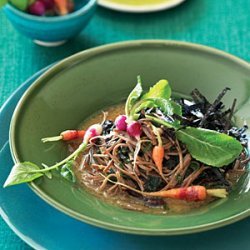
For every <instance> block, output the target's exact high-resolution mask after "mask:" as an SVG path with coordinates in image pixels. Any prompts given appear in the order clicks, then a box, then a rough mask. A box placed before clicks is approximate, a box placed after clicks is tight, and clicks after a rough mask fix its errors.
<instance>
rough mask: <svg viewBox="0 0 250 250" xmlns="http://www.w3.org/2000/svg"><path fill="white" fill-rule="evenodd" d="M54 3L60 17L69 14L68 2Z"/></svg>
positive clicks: (58, 1) (57, 0)
mask: <svg viewBox="0 0 250 250" xmlns="http://www.w3.org/2000/svg"><path fill="white" fill-rule="evenodd" d="M54 1H55V4H56V7H57V9H58V12H59V13H60V15H66V14H68V13H69V10H68V0H54Z"/></svg>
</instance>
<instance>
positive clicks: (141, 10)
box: [98, 0, 185, 13]
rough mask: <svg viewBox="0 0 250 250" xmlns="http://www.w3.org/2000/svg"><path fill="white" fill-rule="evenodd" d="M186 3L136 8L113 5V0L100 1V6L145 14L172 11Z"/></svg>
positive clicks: (168, 2)
mask: <svg viewBox="0 0 250 250" xmlns="http://www.w3.org/2000/svg"><path fill="white" fill-rule="evenodd" d="M135 1H136V0H135ZM184 1H185V0H165V2H162V3H155V4H144V5H138V6H135V5H131V4H122V3H113V2H112V1H111V0H99V1H98V4H99V5H100V6H103V7H105V8H108V9H112V10H117V11H122V12H133V13H145V12H155V11H160V10H166V9H170V8H173V7H175V6H177V5H179V4H181V3H182V2H184Z"/></svg>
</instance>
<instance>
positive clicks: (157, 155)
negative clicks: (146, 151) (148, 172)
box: [152, 146, 164, 174]
mask: <svg viewBox="0 0 250 250" xmlns="http://www.w3.org/2000/svg"><path fill="white" fill-rule="evenodd" d="M152 158H153V161H154V163H155V165H156V167H157V168H158V170H159V172H160V174H162V162H163V158H164V148H163V146H154V148H153V152H152Z"/></svg>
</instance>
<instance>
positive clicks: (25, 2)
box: [9, 0, 29, 10]
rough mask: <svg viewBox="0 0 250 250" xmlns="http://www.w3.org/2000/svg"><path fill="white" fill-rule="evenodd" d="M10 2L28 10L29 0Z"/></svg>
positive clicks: (11, 0)
mask: <svg viewBox="0 0 250 250" xmlns="http://www.w3.org/2000/svg"><path fill="white" fill-rule="evenodd" d="M9 2H10V3H11V4H12V5H13V6H15V7H16V8H18V9H19V10H26V8H27V7H28V4H29V0H10V1H9Z"/></svg>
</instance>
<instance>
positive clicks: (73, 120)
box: [2, 41, 250, 235]
mask: <svg viewBox="0 0 250 250" xmlns="http://www.w3.org/2000/svg"><path fill="white" fill-rule="evenodd" d="M114 72H115V77H114ZM138 74H140V75H141V77H142V80H143V86H144V88H145V89H147V88H148V87H149V86H150V85H151V84H152V83H155V82H156V81H157V80H159V79H162V78H166V79H168V80H169V82H170V83H171V87H172V89H173V90H174V91H175V92H178V93H180V94H184V95H188V94H189V93H190V91H192V90H193V89H194V88H198V89H199V90H200V91H201V92H202V93H205V94H206V96H207V98H209V100H213V99H214V98H215V97H216V96H217V95H218V92H220V91H221V90H222V89H223V88H225V86H227V87H230V88H231V89H232V91H230V92H229V93H228V94H227V95H226V96H225V98H224V99H223V100H224V103H225V105H226V106H227V107H228V106H230V105H231V102H232V100H233V99H234V98H237V107H236V110H237V113H236V115H235V118H236V123H237V125H239V126H241V125H242V123H243V120H245V119H246V120H248V122H250V114H249V108H250V101H249V100H250V98H249V96H250V94H249V91H250V88H249V86H250V82H249V79H250V67H249V64H248V63H247V62H244V61H242V60H240V59H238V58H236V57H234V56H231V55H229V54H227V53H224V52H222V51H219V50H215V49H212V48H208V47H205V46H200V45H195V44H189V43H183V42H176V41H134V42H125V43H118V44H111V45H106V46H102V47H98V48H94V49H90V50H86V51H83V52H81V53H78V54H76V55H73V56H71V57H69V58H67V59H65V60H63V61H61V62H59V63H58V64H56V65H55V66H53V67H52V68H50V69H49V70H48V71H46V72H45V73H44V74H43V75H42V76H41V77H39V78H38V79H37V80H36V81H35V82H34V84H32V85H31V87H30V88H29V89H28V90H27V91H26V93H25V94H24V96H23V97H22V99H21V100H20V102H19V104H18V105H17V107H16V110H15V112H14V115H13V117H12V121H11V128H10V144H11V152H12V156H13V159H14V161H15V162H22V161H31V162H34V163H37V164H39V165H40V164H41V163H42V162H43V163H45V164H47V165H51V164H54V163H55V162H59V161H60V160H62V159H63V158H64V157H65V156H66V155H67V147H66V145H65V143H63V142H56V143H48V144H43V143H42V142H41V138H43V137H47V136H53V135H57V134H59V133H60V132H61V131H64V130H66V129H74V128H77V127H78V125H79V124H81V122H82V121H83V120H84V119H86V118H87V117H89V116H91V115H92V114H93V113H94V112H96V111H98V110H99V111H100V110H102V109H103V108H104V107H106V106H109V105H113V104H115V103H119V102H121V101H123V100H124V99H125V98H126V97H127V96H128V94H129V92H130V91H131V89H132V88H133V87H134V85H135V82H136V76H137V75H138ZM2 167H3V166H2ZM29 186H30V187H31V188H32V190H34V191H35V192H36V193H37V194H38V195H39V196H40V197H41V198H42V199H44V200H45V201H47V202H48V203H49V204H51V205H52V206H54V207H56V208H57V209H59V210H61V211H63V212H64V213H66V214H68V215H70V216H72V217H74V218H76V219H78V220H81V221H84V222H87V223H90V224H92V225H96V226H99V227H103V228H107V229H111V230H115V231H121V232H127V233H134V234H147V235H173V234H186V233H192V232H198V231H204V230H208V229H212V228H216V227H220V226H223V225H226V224H229V223H233V222H235V221H237V220H239V219H242V218H244V217H247V216H249V215H250V209H249V204H250V191H249V190H250V172H249V173H248V174H247V175H246V176H244V178H242V179H241V182H239V183H238V184H237V186H236V188H235V189H234V190H233V191H232V192H231V193H230V195H229V196H228V198H227V199H219V200H216V201H214V202H212V203H210V204H208V205H206V206H204V207H201V208H199V209H194V210H193V211H191V212H189V213H188V214H170V215H155V214H145V213H141V212H136V211H129V210H125V209H123V208H120V207H117V206H114V205H111V204H108V203H107V202H105V201H103V200H102V199H99V198H97V197H96V196H94V195H92V194H90V193H89V192H87V191H86V190H84V189H79V188H78V187H77V186H76V185H74V184H72V183H71V182H68V181H67V180H65V179H63V178H61V177H60V175H59V174H58V173H57V172H54V173H53V178H52V179H51V180H50V179H48V178H47V177H41V178H40V179H37V180H36V181H34V182H32V183H30V184H29Z"/></svg>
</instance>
